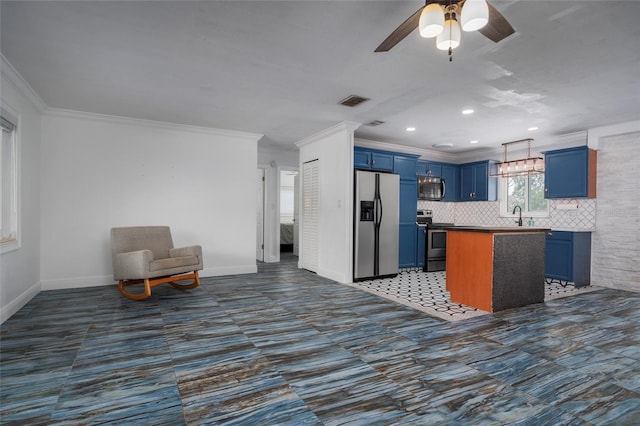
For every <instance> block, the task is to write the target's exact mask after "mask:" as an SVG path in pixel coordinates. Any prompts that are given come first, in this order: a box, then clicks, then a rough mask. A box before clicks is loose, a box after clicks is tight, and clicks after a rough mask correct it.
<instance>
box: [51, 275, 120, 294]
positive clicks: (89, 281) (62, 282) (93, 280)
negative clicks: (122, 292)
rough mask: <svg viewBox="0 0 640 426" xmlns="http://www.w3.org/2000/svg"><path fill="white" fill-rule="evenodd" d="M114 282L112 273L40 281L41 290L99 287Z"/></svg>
mask: <svg viewBox="0 0 640 426" xmlns="http://www.w3.org/2000/svg"><path fill="white" fill-rule="evenodd" d="M115 283H116V282H115V281H114V279H113V276H112V275H98V276H94V277H79V278H62V279H57V280H46V281H42V290H43V291H48V290H64V289H67V288H85V287H99V286H104V285H114V284H115Z"/></svg>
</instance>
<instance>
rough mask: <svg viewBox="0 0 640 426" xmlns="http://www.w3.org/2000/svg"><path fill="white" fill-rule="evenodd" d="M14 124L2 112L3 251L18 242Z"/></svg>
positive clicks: (0, 222) (0, 219)
mask: <svg viewBox="0 0 640 426" xmlns="http://www.w3.org/2000/svg"><path fill="white" fill-rule="evenodd" d="M15 122H16V120H15V119H13V118H11V117H10V116H8V115H7V114H6V113H5V111H2V115H0V127H2V148H1V149H0V179H1V181H0V187H1V190H2V197H1V200H0V203H1V204H0V244H2V246H3V249H4V248H5V246H8V245H11V243H15V242H17V240H18V162H17V161H18V158H17V155H18V150H17V138H16V125H15ZM3 251H4V250H3Z"/></svg>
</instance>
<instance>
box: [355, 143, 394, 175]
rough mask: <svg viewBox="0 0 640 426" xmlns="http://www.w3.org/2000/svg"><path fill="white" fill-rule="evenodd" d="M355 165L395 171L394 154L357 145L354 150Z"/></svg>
mask: <svg viewBox="0 0 640 426" xmlns="http://www.w3.org/2000/svg"><path fill="white" fill-rule="evenodd" d="M353 167H354V168H356V169H365V170H380V171H383V172H393V154H391V153H384V152H377V151H371V150H367V149H362V148H357V147H356V148H355V149H354V150H353Z"/></svg>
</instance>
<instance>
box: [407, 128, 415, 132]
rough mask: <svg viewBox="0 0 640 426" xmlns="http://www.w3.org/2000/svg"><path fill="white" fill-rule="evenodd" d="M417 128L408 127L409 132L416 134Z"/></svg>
mask: <svg viewBox="0 0 640 426" xmlns="http://www.w3.org/2000/svg"><path fill="white" fill-rule="evenodd" d="M415 131H416V128H415V127H407V132H415Z"/></svg>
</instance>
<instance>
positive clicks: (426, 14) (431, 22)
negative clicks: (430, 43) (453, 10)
mask: <svg viewBox="0 0 640 426" xmlns="http://www.w3.org/2000/svg"><path fill="white" fill-rule="evenodd" d="M418 29H419V31H420V35H421V36H422V37H424V38H432V37H436V36H437V35H438V34H440V33H442V31H443V30H444V12H443V11H442V7H440V5H439V4H438V3H431V4H429V5H427V6H425V7H424V9H422V13H420V23H419V24H418Z"/></svg>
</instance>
